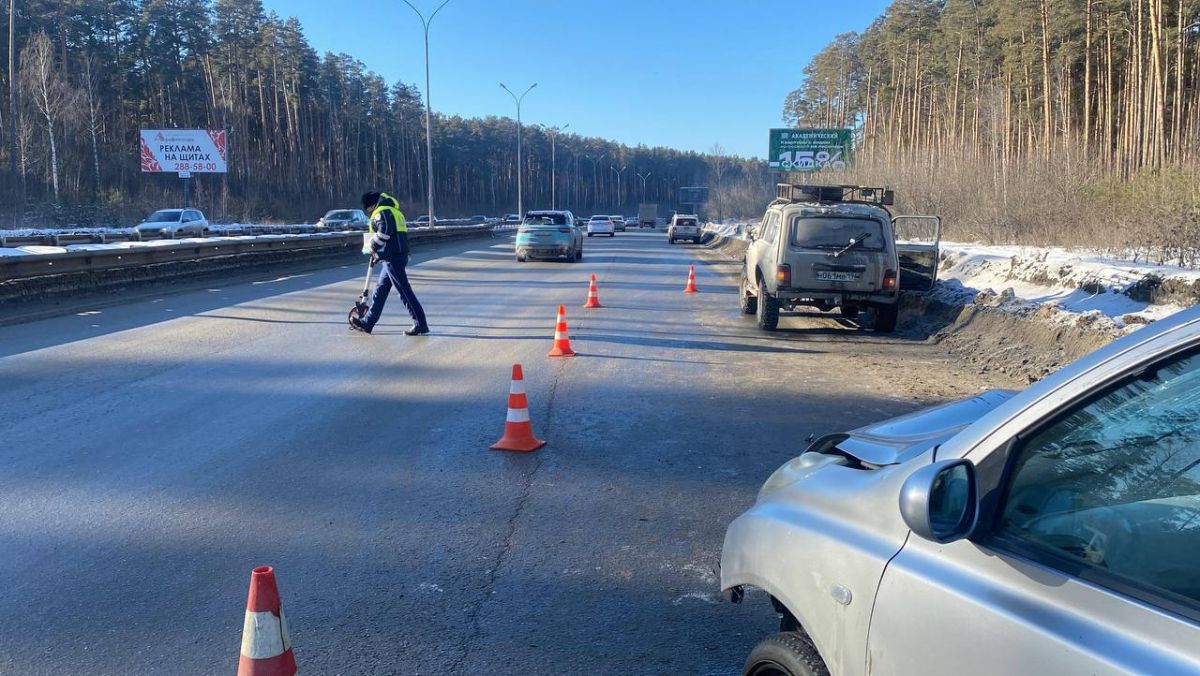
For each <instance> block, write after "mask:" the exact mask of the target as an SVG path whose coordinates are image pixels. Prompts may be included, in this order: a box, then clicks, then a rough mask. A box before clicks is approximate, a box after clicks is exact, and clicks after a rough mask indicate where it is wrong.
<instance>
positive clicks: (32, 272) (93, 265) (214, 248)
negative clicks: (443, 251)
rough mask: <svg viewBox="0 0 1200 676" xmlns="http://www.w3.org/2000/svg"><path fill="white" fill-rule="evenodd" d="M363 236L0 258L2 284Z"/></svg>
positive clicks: (419, 235)
mask: <svg viewBox="0 0 1200 676" xmlns="http://www.w3.org/2000/svg"><path fill="white" fill-rule="evenodd" d="M492 231H493V228H492V226H488V225H474V226H457V227H435V228H421V229H417V230H411V231H410V232H409V238H410V239H414V240H418V241H419V240H437V239H452V238H455V237H462V236H464V235H468V236H469V235H471V234H475V233H478V234H484V233H489V232H492ZM264 234H274V233H264ZM362 236H363V233H361V232H330V233H310V234H307V235H305V236H302V237H301V236H294V237H287V236H282V237H277V238H270V239H245V240H230V239H219V238H210V239H209V240H200V241H196V240H193V241H187V242H182V241H181V242H179V243H177V244H171V245H154V246H144V247H131V248H127V249H126V248H121V249H101V250H84V251H66V252H62V253H47V254H29V255H23V256H0V282H3V281H8V280H14V279H25V278H30V277H42V276H45V275H59V274H66V273H72V272H81V271H96V270H112V269H117V268H130V267H139V266H145V265H153V264H156V263H172V262H182V261H195V260H203V259H206V258H216V257H219V256H236V255H239V254H250V253H264V252H272V251H305V250H315V249H322V250H330V251H333V250H337V249H345V250H348V251H349V250H352V251H361V249H362V239H363V237H362ZM80 243H84V242H80ZM89 243H90V242H89Z"/></svg>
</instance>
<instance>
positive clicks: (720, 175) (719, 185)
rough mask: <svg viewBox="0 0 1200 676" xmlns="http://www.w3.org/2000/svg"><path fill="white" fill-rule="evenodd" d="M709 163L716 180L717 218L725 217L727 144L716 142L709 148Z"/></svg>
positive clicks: (719, 219) (722, 218)
mask: <svg viewBox="0 0 1200 676" xmlns="http://www.w3.org/2000/svg"><path fill="white" fill-rule="evenodd" d="M708 154H709V160H708V161H709V165H710V166H711V167H712V173H713V179H715V181H716V186H715V188H716V189H715V191H714V192H716V195H717V220H718V221H721V220H724V219H725V208H724V207H725V196H724V192H725V190H724V188H725V186H724V178H725V169H726V166H727V165H728V163H729V158H727V157H726V156H725V155H726V153H725V146H723V145H721V144H720V143H714V144H713V145H712V147H711V148H709V149H708Z"/></svg>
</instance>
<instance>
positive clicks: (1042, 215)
mask: <svg viewBox="0 0 1200 676" xmlns="http://www.w3.org/2000/svg"><path fill="white" fill-rule="evenodd" d="M843 181H844V182H847V183H857V184H862V185H886V186H888V187H891V188H894V189H895V190H896V199H897V205H896V206H897V209H896V211H897V213H923V214H938V215H940V216H942V217H943V219H944V223H945V237H946V238H947V239H950V240H956V241H980V242H985V243H989V244H1023V245H1031V246H1064V247H1070V248H1085V249H1090V250H1096V251H1099V252H1102V253H1104V254H1107V255H1111V256H1114V257H1119V258H1125V259H1132V260H1137V261H1147V262H1153V263H1170V264H1174V265H1183V266H1188V267H1195V266H1197V265H1200V167H1196V166H1170V167H1166V168H1163V169H1159V170H1153V171H1151V170H1147V171H1143V172H1140V173H1138V174H1135V175H1133V176H1130V177H1128V178H1121V177H1118V176H1115V175H1113V174H1111V173H1110V172H1107V171H1105V170H1104V169H1103V167H1101V166H1100V164H1099V163H1097V162H1095V161H1089V160H1088V159H1086V158H1084V157H1082V156H1081V155H1079V156H1058V157H1056V158H1055V159H1053V160H1050V161H1042V160H1040V159H1039V160H1035V159H1029V160H1025V161H1022V162H1020V163H1009V164H1008V165H1007V166H1004V165H1001V164H998V163H993V162H990V161H988V160H986V159H984V160H979V159H974V158H959V157H954V156H949V157H947V156H943V157H940V158H923V159H921V160H908V161H895V160H892V161H887V162H884V161H874V160H862V161H860V162H859V164H858V166H857V167H856V169H855V171H853V172H852V173H848V174H845V175H836V176H835V175H825V176H822V182H843Z"/></svg>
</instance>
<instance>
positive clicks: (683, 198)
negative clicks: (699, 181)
mask: <svg viewBox="0 0 1200 676" xmlns="http://www.w3.org/2000/svg"><path fill="white" fill-rule="evenodd" d="M707 201H708V188H703V187H700V186H682V185H681V186H679V203H680V204H704V203H705V202H707Z"/></svg>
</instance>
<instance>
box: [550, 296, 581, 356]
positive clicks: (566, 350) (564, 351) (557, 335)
mask: <svg viewBox="0 0 1200 676" xmlns="http://www.w3.org/2000/svg"><path fill="white" fill-rule="evenodd" d="M546 356H547V357H574V356H575V350H572V349H571V338H570V336H568V335H567V308H565V307H563V306H562V305H559V306H558V323H557V324H555V325H554V347H553V348H552V349H551V350H550V351H549V352H547V353H546Z"/></svg>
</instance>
